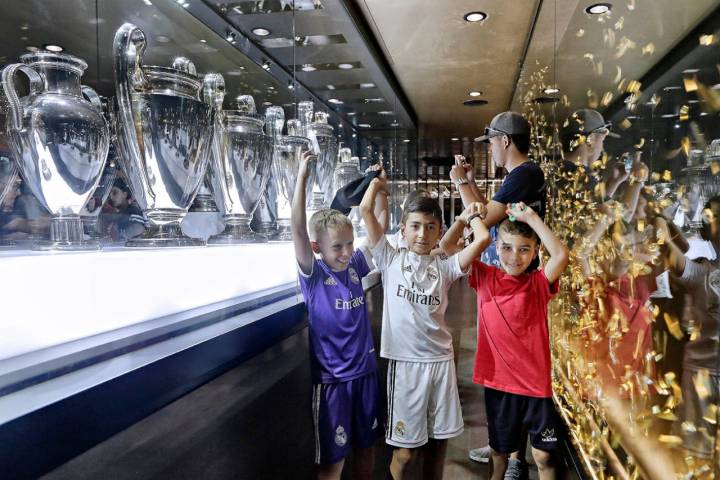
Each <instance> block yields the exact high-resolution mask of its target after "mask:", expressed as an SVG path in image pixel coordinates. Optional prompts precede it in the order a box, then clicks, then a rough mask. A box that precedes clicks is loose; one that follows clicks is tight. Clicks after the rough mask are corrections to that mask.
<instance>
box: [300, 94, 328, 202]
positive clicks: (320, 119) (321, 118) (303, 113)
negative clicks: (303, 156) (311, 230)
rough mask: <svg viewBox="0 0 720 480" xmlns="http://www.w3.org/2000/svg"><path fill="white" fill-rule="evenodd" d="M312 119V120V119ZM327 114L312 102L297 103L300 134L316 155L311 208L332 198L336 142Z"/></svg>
mask: <svg viewBox="0 0 720 480" xmlns="http://www.w3.org/2000/svg"><path fill="white" fill-rule="evenodd" d="M313 119H314V121H313ZM327 119H328V114H327V113H325V112H315V113H314V115H313V102H311V101H305V102H300V103H298V120H299V121H300V135H301V136H303V137H307V138H308V139H310V145H311V148H312V150H313V152H314V153H315V155H316V156H317V164H316V167H315V168H316V178H315V180H316V184H315V186H314V187H313V190H312V198H311V200H310V209H311V210H320V209H322V208H328V207H329V206H330V203H331V202H332V199H333V192H332V187H333V172H334V171H335V164H336V162H337V154H338V142H337V139H336V138H335V129H333V127H332V125H329V124H328V122H327Z"/></svg>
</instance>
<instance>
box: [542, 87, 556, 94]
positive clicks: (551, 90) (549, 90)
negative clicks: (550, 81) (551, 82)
mask: <svg viewBox="0 0 720 480" xmlns="http://www.w3.org/2000/svg"><path fill="white" fill-rule="evenodd" d="M543 93H545V95H554V94H556V93H560V89H559V88H557V87H547V88H546V89H545V90H543Z"/></svg>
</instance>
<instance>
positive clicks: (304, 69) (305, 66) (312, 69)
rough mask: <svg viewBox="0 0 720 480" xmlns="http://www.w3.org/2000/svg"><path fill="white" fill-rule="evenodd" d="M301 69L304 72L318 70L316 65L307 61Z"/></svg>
mask: <svg viewBox="0 0 720 480" xmlns="http://www.w3.org/2000/svg"><path fill="white" fill-rule="evenodd" d="M300 70H302V71H303V72H314V71H315V70H317V68H315V67H314V66H312V65H311V64H309V63H306V64H305V65H303V66H302V68H301V69H300Z"/></svg>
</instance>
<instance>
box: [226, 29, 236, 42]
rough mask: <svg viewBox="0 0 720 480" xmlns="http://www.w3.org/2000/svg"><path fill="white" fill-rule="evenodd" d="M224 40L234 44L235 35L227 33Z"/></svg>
mask: <svg viewBox="0 0 720 480" xmlns="http://www.w3.org/2000/svg"><path fill="white" fill-rule="evenodd" d="M225 40H227V41H228V42H230V43H235V34H234V33H233V32H231V31H228V32H227V34H226V35H225Z"/></svg>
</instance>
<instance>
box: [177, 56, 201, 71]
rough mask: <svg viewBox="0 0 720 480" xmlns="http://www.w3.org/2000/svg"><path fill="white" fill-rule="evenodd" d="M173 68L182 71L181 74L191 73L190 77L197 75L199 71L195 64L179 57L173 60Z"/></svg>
mask: <svg viewBox="0 0 720 480" xmlns="http://www.w3.org/2000/svg"><path fill="white" fill-rule="evenodd" d="M172 68H174V69H175V70H180V71H181V72H185V73H189V74H190V75H197V69H196V68H195V64H194V63H193V62H192V60H190V59H189V58H186V57H177V58H176V59H175V60H173V64H172Z"/></svg>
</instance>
